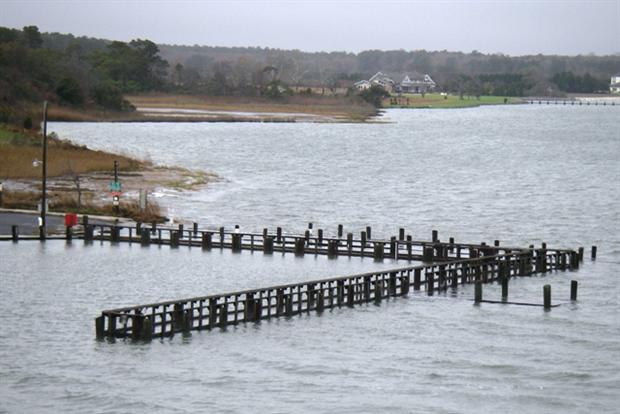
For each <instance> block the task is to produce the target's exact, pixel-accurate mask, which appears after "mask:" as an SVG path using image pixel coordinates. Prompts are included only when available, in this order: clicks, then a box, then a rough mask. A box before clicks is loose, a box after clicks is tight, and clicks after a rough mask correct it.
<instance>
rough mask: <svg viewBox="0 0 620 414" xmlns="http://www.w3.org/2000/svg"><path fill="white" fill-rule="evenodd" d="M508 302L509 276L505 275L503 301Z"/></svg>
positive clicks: (503, 278)
mask: <svg viewBox="0 0 620 414" xmlns="http://www.w3.org/2000/svg"><path fill="white" fill-rule="evenodd" d="M507 300H508V275H506V274H504V275H503V276H502V301H504V302H506V301H507Z"/></svg>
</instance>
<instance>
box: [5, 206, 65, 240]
mask: <svg viewBox="0 0 620 414" xmlns="http://www.w3.org/2000/svg"><path fill="white" fill-rule="evenodd" d="M38 218H39V215H38V214H37V213H36V212H35V213H33V214H29V213H8V212H4V211H3V212H0V234H4V235H9V234H11V226H13V225H18V226H19V234H23V235H35V234H36V235H38V234H39V221H38ZM64 225H65V219H64V217H62V216H47V228H48V232H49V233H56V232H58V233H61V232H63V231H64Z"/></svg>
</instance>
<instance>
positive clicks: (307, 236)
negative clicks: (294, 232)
mask: <svg viewBox="0 0 620 414" xmlns="http://www.w3.org/2000/svg"><path fill="white" fill-rule="evenodd" d="M304 239H305V240H306V244H307V245H308V246H310V230H306V232H305V233H304Z"/></svg>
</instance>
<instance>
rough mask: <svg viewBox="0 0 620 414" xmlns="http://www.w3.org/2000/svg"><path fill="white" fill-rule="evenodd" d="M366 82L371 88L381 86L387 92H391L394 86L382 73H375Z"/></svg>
mask: <svg viewBox="0 0 620 414" xmlns="http://www.w3.org/2000/svg"><path fill="white" fill-rule="evenodd" d="M368 82H370V85H371V86H372V85H377V86H381V87H382V88H383V89H385V90H386V91H388V92H392V90H393V89H394V85H395V82H394V81H393V80H392V79H390V78H389V77H388V76H387V75H386V74H385V73H383V72H377V73H375V74H374V75H373V76H372V77H371V78H370V79H368Z"/></svg>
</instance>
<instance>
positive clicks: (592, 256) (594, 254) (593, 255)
mask: <svg viewBox="0 0 620 414" xmlns="http://www.w3.org/2000/svg"><path fill="white" fill-rule="evenodd" d="M590 257H591V258H592V260H594V259H596V246H592V254H591V256H590Z"/></svg>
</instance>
